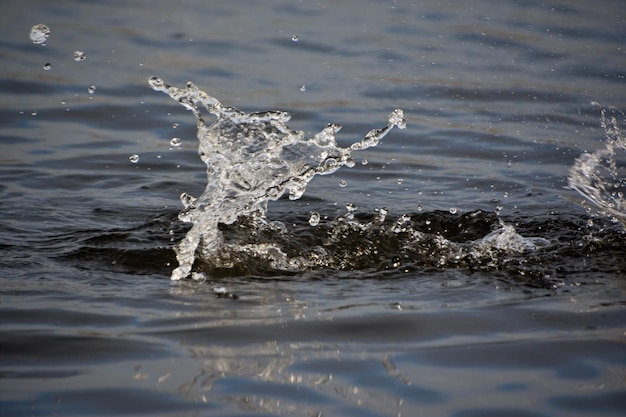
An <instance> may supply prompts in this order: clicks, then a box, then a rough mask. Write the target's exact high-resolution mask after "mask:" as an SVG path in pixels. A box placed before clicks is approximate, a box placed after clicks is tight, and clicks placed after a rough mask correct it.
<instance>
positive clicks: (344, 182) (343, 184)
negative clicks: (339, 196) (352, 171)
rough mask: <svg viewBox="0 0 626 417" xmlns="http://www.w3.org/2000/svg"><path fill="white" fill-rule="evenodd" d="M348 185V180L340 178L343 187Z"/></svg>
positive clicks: (340, 184)
mask: <svg viewBox="0 0 626 417" xmlns="http://www.w3.org/2000/svg"><path fill="white" fill-rule="evenodd" d="M347 185H348V182H347V181H346V180H339V186H340V187H341V188H343V187H345V186H347Z"/></svg>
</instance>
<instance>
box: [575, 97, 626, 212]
mask: <svg viewBox="0 0 626 417" xmlns="http://www.w3.org/2000/svg"><path fill="white" fill-rule="evenodd" d="M593 105H594V106H599V107H601V106H600V105H599V104H598V103H595V102H594V103H593ZM618 117H620V118H621V119H624V114H623V113H621V112H619V111H617V110H614V109H606V108H603V107H601V111H600V124H601V126H602V128H603V129H604V132H605V135H606V140H605V142H604V144H603V147H602V148H600V149H598V150H597V151H595V152H592V153H588V152H585V153H583V154H582V155H580V156H579V157H578V158H577V159H576V162H575V163H574V165H573V166H572V168H571V169H570V175H569V178H568V182H569V186H570V188H572V189H574V190H576V191H578V192H579V193H580V194H581V195H582V196H583V197H585V199H586V200H588V201H590V202H591V203H593V204H594V205H595V206H596V207H597V209H598V210H599V211H600V213H602V214H604V215H607V216H609V217H612V218H614V219H616V220H619V221H621V222H622V223H624V224H626V175H625V174H626V167H625V166H624V157H625V156H626V134H625V133H624V132H623V131H622V129H621V127H620V124H619V121H618Z"/></svg>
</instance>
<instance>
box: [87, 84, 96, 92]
mask: <svg viewBox="0 0 626 417" xmlns="http://www.w3.org/2000/svg"><path fill="white" fill-rule="evenodd" d="M87 91H88V92H89V94H93V93H95V92H96V86H95V85H92V86H90V87H89V88H88V89H87Z"/></svg>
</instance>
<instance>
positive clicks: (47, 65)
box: [43, 62, 52, 71]
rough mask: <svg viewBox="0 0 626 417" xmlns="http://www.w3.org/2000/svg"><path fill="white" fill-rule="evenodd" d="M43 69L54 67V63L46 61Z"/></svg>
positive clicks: (47, 69) (48, 69)
mask: <svg viewBox="0 0 626 417" xmlns="http://www.w3.org/2000/svg"><path fill="white" fill-rule="evenodd" d="M43 69H45V70H46V71H50V70H51V69H52V64H50V63H49V62H46V63H45V64H44V66H43Z"/></svg>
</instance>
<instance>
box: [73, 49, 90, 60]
mask: <svg viewBox="0 0 626 417" xmlns="http://www.w3.org/2000/svg"><path fill="white" fill-rule="evenodd" d="M85 58H87V56H85V53H84V52H83V51H74V61H76V62H79V61H84V60H85Z"/></svg>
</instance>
